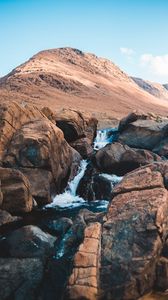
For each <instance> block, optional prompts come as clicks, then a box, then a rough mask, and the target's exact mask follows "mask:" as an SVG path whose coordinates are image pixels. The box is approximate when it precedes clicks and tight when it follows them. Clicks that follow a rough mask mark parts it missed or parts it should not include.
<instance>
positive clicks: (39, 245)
mask: <svg viewBox="0 0 168 300" xmlns="http://www.w3.org/2000/svg"><path fill="white" fill-rule="evenodd" d="M55 240H56V239H55V238H54V237H53V236H51V235H49V234H46V233H45V232H43V231H42V230H41V229H40V228H38V227H36V226H32V225H27V226H24V227H22V228H19V229H17V230H14V231H13V232H12V233H10V234H9V235H8V236H7V237H6V239H5V245H6V248H7V249H8V253H9V256H11V257H16V258H26V257H29V258H35V257H37V258H42V259H45V258H47V257H48V256H50V255H51V254H52V253H53V247H54V242H55Z"/></svg>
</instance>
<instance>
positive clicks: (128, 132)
mask: <svg viewBox="0 0 168 300" xmlns="http://www.w3.org/2000/svg"><path fill="white" fill-rule="evenodd" d="M145 118H146V119H145ZM119 130H120V135H119V141H120V142H122V143H124V144H126V145H128V146H130V147H134V148H141V149H148V150H152V151H154V152H156V153H158V154H159V155H165V156H167V132H168V119H163V118H162V119H157V118H154V119H147V117H145V116H143V115H140V116H137V115H134V114H133V115H129V116H128V117H127V118H125V119H123V120H122V121H121V122H120V125H119ZM163 140H164V142H163ZM162 149H163V150H162Z"/></svg>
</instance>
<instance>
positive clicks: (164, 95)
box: [132, 77, 168, 100]
mask: <svg viewBox="0 0 168 300" xmlns="http://www.w3.org/2000/svg"><path fill="white" fill-rule="evenodd" d="M132 79H133V80H134V81H135V83H137V84H138V85H139V87H140V88H142V89H143V90H145V91H146V92H148V93H149V94H151V95H153V96H155V97H157V98H160V99H166V100H168V84H160V83H156V82H150V81H147V80H143V79H141V78H137V77H132Z"/></svg>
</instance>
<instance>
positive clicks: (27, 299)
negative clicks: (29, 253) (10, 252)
mask: <svg viewBox="0 0 168 300" xmlns="http://www.w3.org/2000/svg"><path fill="white" fill-rule="evenodd" d="M43 271H44V267H43V264H42V262H41V260H40V259H38V258H22V259H19V258H0V274H1V276H0V286H1V287H3V288H1V289H0V299H1V300H6V299H20V300H35V299H37V298H36V293H35V290H36V289H37V288H38V286H39V284H40V282H41V280H42V276H43Z"/></svg>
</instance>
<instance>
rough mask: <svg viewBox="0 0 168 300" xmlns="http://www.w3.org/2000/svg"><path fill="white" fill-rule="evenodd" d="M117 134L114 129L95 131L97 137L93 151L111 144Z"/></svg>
mask: <svg viewBox="0 0 168 300" xmlns="http://www.w3.org/2000/svg"><path fill="white" fill-rule="evenodd" d="M116 133H117V129H116V128H107V129H101V130H98V131H97V136H96V138H95V141H94V149H95V150H99V149H101V148H103V147H105V146H106V145H107V144H109V143H112V141H113V140H114V139H115V136H116Z"/></svg>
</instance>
